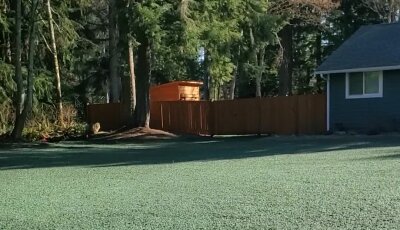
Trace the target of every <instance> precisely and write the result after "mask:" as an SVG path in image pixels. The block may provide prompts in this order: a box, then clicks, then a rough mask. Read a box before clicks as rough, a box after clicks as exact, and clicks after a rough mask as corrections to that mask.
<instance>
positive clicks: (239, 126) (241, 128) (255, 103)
mask: <svg viewBox="0 0 400 230" xmlns="http://www.w3.org/2000/svg"><path fill="white" fill-rule="evenodd" d="M212 103H213V109H212V115H213V119H214V122H213V123H214V124H213V125H214V129H213V134H214V135H241V134H254V133H259V122H260V111H259V108H260V107H259V100H257V99H241V100H233V101H215V102H212Z"/></svg>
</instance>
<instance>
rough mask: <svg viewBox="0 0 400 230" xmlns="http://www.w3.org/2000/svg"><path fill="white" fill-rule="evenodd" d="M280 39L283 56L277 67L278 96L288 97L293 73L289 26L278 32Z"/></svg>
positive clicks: (290, 27) (290, 28)
mask: <svg viewBox="0 0 400 230" xmlns="http://www.w3.org/2000/svg"><path fill="white" fill-rule="evenodd" d="M280 38H281V45H282V49H283V52H282V53H283V55H282V60H281V63H280V67H279V95H280V96H288V95H291V94H292V72H293V60H292V56H293V48H292V45H293V38H292V26H291V25H287V26H285V27H284V28H283V30H282V31H281V32H280Z"/></svg>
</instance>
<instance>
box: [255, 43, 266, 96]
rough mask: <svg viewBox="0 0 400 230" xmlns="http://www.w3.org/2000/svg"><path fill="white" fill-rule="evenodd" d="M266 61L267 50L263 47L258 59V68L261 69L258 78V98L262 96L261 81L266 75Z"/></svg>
mask: <svg viewBox="0 0 400 230" xmlns="http://www.w3.org/2000/svg"><path fill="white" fill-rule="evenodd" d="M264 59H265V48H264V47H261V49H260V53H259V57H258V68H259V69H258V73H257V76H256V88H257V90H256V91H257V92H256V97H261V96H262V92H261V80H262V76H263V75H264V66H265V63H264V62H265V61H264Z"/></svg>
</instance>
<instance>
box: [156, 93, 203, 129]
mask: <svg viewBox="0 0 400 230" xmlns="http://www.w3.org/2000/svg"><path fill="white" fill-rule="evenodd" d="M209 115H210V102H208V101H174V102H152V106H151V127H152V128H155V129H162V130H166V131H170V132H177V133H188V134H196V135H199V134H200V135H209V134H210V125H209V124H210V117H209Z"/></svg>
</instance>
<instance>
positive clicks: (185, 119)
mask: <svg viewBox="0 0 400 230" xmlns="http://www.w3.org/2000/svg"><path fill="white" fill-rule="evenodd" d="M107 106H108V107H107ZM118 111H119V112H118ZM122 111H123V110H122V107H121V106H120V105H119V104H109V105H91V106H89V107H88V118H89V122H91V123H93V122H100V123H101V126H102V127H105V128H111V129H117V128H119V127H121V126H123V124H125V123H126V119H125V120H124V117H126V116H123V115H121V114H123V112H122ZM118 114H119V115H118ZM103 123H104V124H103ZM150 126H151V127H152V128H154V129H161V130H165V131H169V132H174V133H182V134H195V135H245V134H279V135H294V134H322V133H324V132H325V130H326V96H325V95H299V96H290V97H271V98H252V99H239V100H231V101H214V102H211V101H171V102H152V103H151V120H150ZM103 130H105V129H103Z"/></svg>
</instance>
